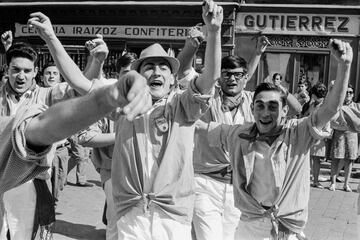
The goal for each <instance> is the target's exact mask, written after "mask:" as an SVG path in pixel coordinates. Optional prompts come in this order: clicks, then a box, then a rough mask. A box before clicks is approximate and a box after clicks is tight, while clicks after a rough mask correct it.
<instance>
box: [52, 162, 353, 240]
mask: <svg viewBox="0 0 360 240" xmlns="http://www.w3.org/2000/svg"><path fill="white" fill-rule="evenodd" d="M329 174H330V173H329V165H328V164H325V165H324V168H322V170H321V176H322V177H325V178H329ZM87 176H88V179H89V181H90V182H92V183H94V184H95V186H94V187H78V186H76V185H75V184H74V183H75V171H74V170H73V171H72V172H70V174H69V177H68V185H66V186H65V189H64V190H63V191H62V192H61V196H60V200H59V203H58V206H57V208H56V218H57V222H56V225H55V233H54V240H69V239H78V240H102V239H105V225H104V224H103V223H102V221H101V219H102V212H103V207H104V202H105V195H104V192H103V190H102V188H101V183H100V177H99V175H98V174H97V173H96V171H95V169H94V167H93V166H92V165H89V167H88V169H87ZM340 179H342V180H343V177H340ZM358 182H359V179H355V178H354V179H352V180H351V182H350V185H351V188H352V189H353V192H344V191H343V190H342V186H343V184H342V183H338V184H337V190H336V191H334V192H331V191H329V190H328V189H316V188H311V194H310V202H309V220H308V223H307V226H306V229H305V234H306V237H307V238H308V239H309V240H325V239H326V240H359V239H360V237H359V238H358V237H357V230H356V227H357V225H356V218H357V206H356V203H357V197H358V193H357V192H356V188H357V184H358ZM322 184H323V185H324V186H325V187H327V186H328V185H329V182H322Z"/></svg>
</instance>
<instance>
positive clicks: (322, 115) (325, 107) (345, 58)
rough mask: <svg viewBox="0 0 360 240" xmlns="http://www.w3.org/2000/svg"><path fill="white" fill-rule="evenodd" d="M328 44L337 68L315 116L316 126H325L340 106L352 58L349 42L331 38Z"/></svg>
mask: <svg viewBox="0 0 360 240" xmlns="http://www.w3.org/2000/svg"><path fill="white" fill-rule="evenodd" d="M329 46H330V50H331V54H332V55H333V56H334V57H335V58H336V59H337V61H338V68H337V75H336V80H335V83H334V86H333V87H332V89H331V91H329V93H328V94H327V95H326V97H325V100H324V103H323V104H322V105H321V107H320V108H319V110H318V112H317V114H316V116H315V124H316V126H317V127H318V128H321V127H323V126H325V124H326V123H327V122H328V121H330V120H331V119H332V118H333V117H334V116H335V114H336V113H337V112H338V111H339V110H340V108H341V107H342V105H343V102H344V99H345V95H346V90H347V87H348V83H349V76H350V67H351V62H352V58H353V51H352V48H351V46H350V44H349V43H347V42H344V41H341V40H338V39H335V40H333V39H332V40H330V43H329Z"/></svg>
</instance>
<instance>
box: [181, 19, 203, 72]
mask: <svg viewBox="0 0 360 240" xmlns="http://www.w3.org/2000/svg"><path fill="white" fill-rule="evenodd" d="M203 40H204V34H203V33H202V32H201V31H200V29H199V27H198V26H195V27H191V28H190V30H189V35H188V37H187V38H186V40H185V45H184V47H183V49H182V50H181V52H180V53H179V55H178V56H177V59H178V60H179V62H180V68H179V70H178V79H181V78H184V77H185V73H186V72H187V71H189V70H191V68H192V62H193V58H194V56H195V53H196V52H197V50H198V49H199V46H200V44H201V42H202V41H203Z"/></svg>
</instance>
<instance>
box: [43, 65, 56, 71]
mask: <svg viewBox="0 0 360 240" xmlns="http://www.w3.org/2000/svg"><path fill="white" fill-rule="evenodd" d="M46 71H57V72H59V69H58V68H57V67H56V66H48V67H47V68H45V69H44V72H46Z"/></svg>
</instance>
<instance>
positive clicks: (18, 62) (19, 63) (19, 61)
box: [9, 57, 35, 68]
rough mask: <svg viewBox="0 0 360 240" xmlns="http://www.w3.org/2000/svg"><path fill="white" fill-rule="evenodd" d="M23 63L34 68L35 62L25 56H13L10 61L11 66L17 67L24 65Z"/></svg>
mask: <svg viewBox="0 0 360 240" xmlns="http://www.w3.org/2000/svg"><path fill="white" fill-rule="evenodd" d="M23 65H30V66H31V68H34V67H35V62H34V61H32V60H30V59H28V58H24V57H13V58H12V59H11V61H10V63H9V66H16V67H24V66H23ZM26 67H29V66H26ZM26 67H25V68H26Z"/></svg>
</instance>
